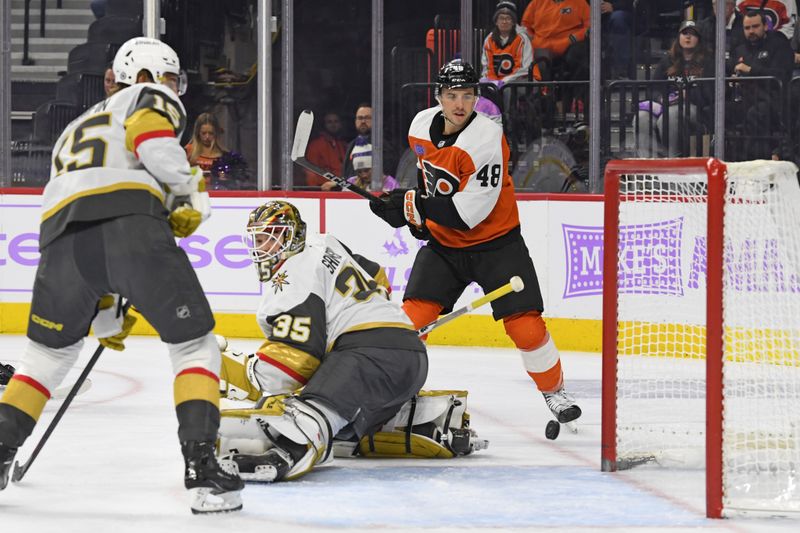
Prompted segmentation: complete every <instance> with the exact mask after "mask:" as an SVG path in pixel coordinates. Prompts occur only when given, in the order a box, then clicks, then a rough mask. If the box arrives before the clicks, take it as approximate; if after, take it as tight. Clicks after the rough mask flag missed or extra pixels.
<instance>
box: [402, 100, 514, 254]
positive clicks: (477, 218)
mask: <svg viewBox="0 0 800 533" xmlns="http://www.w3.org/2000/svg"><path fill="white" fill-rule="evenodd" d="M441 111H442V109H441V107H439V106H436V107H432V108H430V109H425V110H424V111H420V112H419V113H418V114H417V116H416V117H414V120H413V121H412V122H411V127H410V128H409V131H408V144H409V146H410V147H411V150H412V151H413V152H414V153H415V154H416V156H417V167H418V168H419V169H421V171H422V176H423V179H424V181H425V183H424V188H425V190H426V192H427V195H428V198H426V199H425V200H423V202H424V209H425V216H426V217H427V218H426V221H425V224H426V226H427V227H428V229H429V230H430V232H431V235H432V236H433V238H434V239H435V240H436V241H437V242H438V243H440V244H442V245H444V246H448V247H451V248H465V247H468V246H475V245H478V244H482V243H486V242H489V241H491V240H493V239H496V238H498V237H501V236H503V235H505V234H506V233H508V232H509V231H511V230H512V229H514V228H516V227H517V226H519V212H518V210H517V202H516V198H515V197H514V183H513V181H512V180H511V175H510V174H509V173H508V159H509V149H508V143H507V142H506V139H505V136H504V135H503V128H502V127H501V126H499V125H498V124H496V123H495V122H493V121H492V120H491V119H488V118H486V117H485V116H483V115H480V114H478V113H473V115H472V117H470V119H469V120H468V123H467V125H466V126H465V127H464V128H462V129H461V130H460V131H459V132H458V133H456V134H454V135H448V136H443V135H442V133H441V132H442V131H443V128H444V118H443V116H442V112H441Z"/></svg>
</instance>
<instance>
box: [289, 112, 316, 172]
mask: <svg viewBox="0 0 800 533" xmlns="http://www.w3.org/2000/svg"><path fill="white" fill-rule="evenodd" d="M313 125H314V112H313V111H311V110H309V109H304V110H303V112H302V113H300V116H299V117H298V118H297V126H296V127H295V129H294V144H292V154H291V155H292V161H297V160H298V159H300V158H301V157H305V155H306V147H307V146H308V139H309V138H310V137H311V127H312V126H313Z"/></svg>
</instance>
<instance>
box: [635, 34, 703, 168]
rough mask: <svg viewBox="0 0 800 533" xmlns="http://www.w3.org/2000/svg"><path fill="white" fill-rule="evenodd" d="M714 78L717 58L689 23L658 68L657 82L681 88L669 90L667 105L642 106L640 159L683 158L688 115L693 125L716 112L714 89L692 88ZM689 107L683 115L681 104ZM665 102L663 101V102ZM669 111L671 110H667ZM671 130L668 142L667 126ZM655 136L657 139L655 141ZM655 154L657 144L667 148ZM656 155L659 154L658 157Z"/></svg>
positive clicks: (639, 137)
mask: <svg viewBox="0 0 800 533" xmlns="http://www.w3.org/2000/svg"><path fill="white" fill-rule="evenodd" d="M713 75H714V56H713V54H712V53H711V51H710V50H709V49H708V48H707V47H706V45H705V43H703V38H702V37H701V36H700V32H699V31H698V29H697V25H696V24H695V22H694V21H693V20H685V21H683V22H682V23H681V25H680V28H679V30H678V37H677V39H675V41H673V43H672V47H671V48H670V50H669V54H668V55H667V56H666V57H664V58H663V59H662V60H661V62H660V63H659V64H658V66H657V67H656V70H655V73H654V75H653V79H654V80H671V81H673V82H674V83H675V84H676V85H677V86H673V85H670V86H669V90H670V92H669V94H668V97H667V102H666V104H665V103H664V102H663V101H646V102H640V103H639V116H638V121H637V122H638V128H637V134H636V137H637V147H638V152H639V157H663V156H664V155H666V156H667V157H676V156H678V155H687V154H681V153H680V152H681V150H680V148H681V147H680V146H679V145H680V140H681V139H682V138H683V137H681V136H680V133H681V130H683V131H684V135H686V134H688V132H689V131H690V128H689V127H688V126H689V124H687V123H686V122H683V123H682V121H684V119H685V117H686V116H687V115H686V113H687V112H688V117H689V121H690V124H697V123H708V122H709V121H710V117H711V116H712V115H711V112H712V110H713V102H714V93H713V89H714V88H713V85H711V84H703V85H700V86H689V85H687V84H689V82H691V81H692V80H693V79H694V78H706V77H711V76H713ZM684 98H688V101H687V100H683V105H684V106H685V105H688V110H686V109H683V113H681V112H680V111H681V100H682V99H684ZM662 100H663V99H662ZM665 108H667V109H665ZM665 122H666V123H667V126H668V128H667V129H668V135H667V137H668V138H667V139H665V138H664V137H665V135H664V125H665ZM653 134H654V135H655V139H654V138H653ZM665 142H666V149H664V147H663V146H659V147H658V148H657V149H656V150H655V151H654V150H652V146H653V144H658V145H663V144H664V143H665ZM654 152H655V153H654Z"/></svg>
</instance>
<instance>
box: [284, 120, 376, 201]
mask: <svg viewBox="0 0 800 533" xmlns="http://www.w3.org/2000/svg"><path fill="white" fill-rule="evenodd" d="M313 125H314V113H313V112H312V111H310V110H308V109H305V110H303V112H302V113H300V116H299V117H298V118H297V127H295V129H294V143H293V144H292V161H294V162H295V163H297V164H298V165H300V166H301V167H303V168H305V169H308V170H310V171H311V172H313V173H314V174H319V175H320V176H322V177H323V178H325V179H326V180H329V181H332V182H334V183H335V184H336V185H338V186H339V187H341V188H342V189H347V190H348V191H352V192H354V193H356V194H358V195H359V196H363V197H364V198H366V199H367V200H369V201H370V202H380V200H378V199H377V198H376V197H375V196H373V195H372V194H371V193H370V192H369V191H367V190H365V189H362V188H361V187H359V186H358V185H355V184H353V183H349V182H348V181H347V180H346V179H345V178H342V177H340V176H337V175H335V174H331V173H330V172H328V171H327V170H325V169H324V168H320V167H318V166H317V165H315V164H314V163H312V162H310V161H309V160H308V159H306V147H307V146H308V139H309V138H310V137H311V127H312V126H313Z"/></svg>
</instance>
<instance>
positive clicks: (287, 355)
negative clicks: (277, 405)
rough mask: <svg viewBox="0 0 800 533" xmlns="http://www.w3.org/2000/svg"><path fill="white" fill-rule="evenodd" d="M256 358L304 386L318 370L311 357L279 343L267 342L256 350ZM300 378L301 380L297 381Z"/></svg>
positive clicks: (315, 360) (316, 362)
mask: <svg viewBox="0 0 800 533" xmlns="http://www.w3.org/2000/svg"><path fill="white" fill-rule="evenodd" d="M257 355H258V358H259V359H261V360H262V361H264V362H265V363H267V364H270V365H272V366H274V367H276V368H278V369H280V370H282V371H283V372H285V373H287V374H288V375H290V376H291V377H292V378H293V379H295V380H296V381H299V382H301V383H303V384H305V383H306V382H307V381H308V380H309V378H310V377H311V376H313V375H314V372H316V371H317V368H319V364H320V361H319V359H317V358H316V357H314V356H313V355H311V354H309V353H306V352H304V351H303V350H299V349H297V348H293V347H291V346H288V345H286V344H283V343H280V342H271V341H267V342H265V343H264V344H262V345H261V348H259V349H258V353H257ZM298 378H302V379H298Z"/></svg>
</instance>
